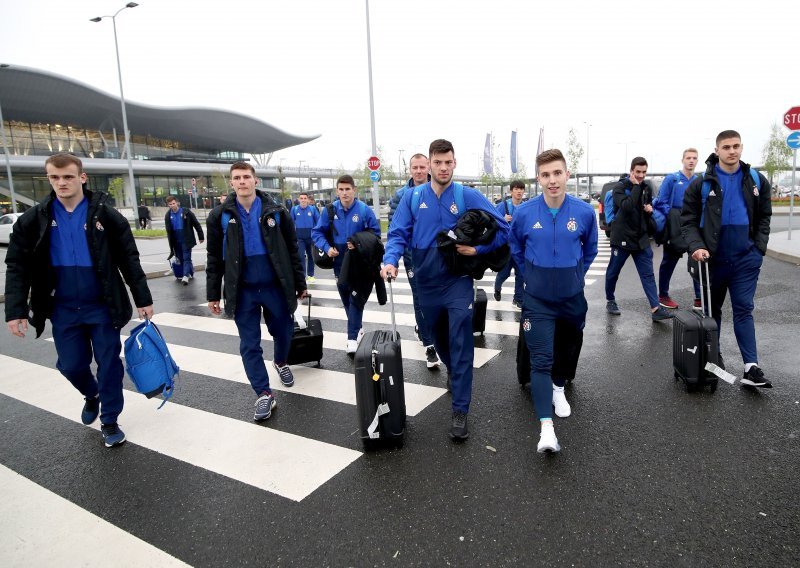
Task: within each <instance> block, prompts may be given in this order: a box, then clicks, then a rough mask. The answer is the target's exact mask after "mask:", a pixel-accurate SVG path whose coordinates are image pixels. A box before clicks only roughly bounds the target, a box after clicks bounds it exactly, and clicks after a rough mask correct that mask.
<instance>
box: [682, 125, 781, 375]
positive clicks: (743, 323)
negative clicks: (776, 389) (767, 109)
mask: <svg viewBox="0 0 800 568" xmlns="http://www.w3.org/2000/svg"><path fill="white" fill-rule="evenodd" d="M742 149H743V146H742V137H741V136H740V135H739V133H738V132H736V131H735V130H725V131H723V132H720V133H719V135H717V141H716V147H715V149H714V152H715V153H714V154H711V156H709V157H708V159H707V160H706V165H707V169H706V172H705V175H704V176H703V177H698V178H697V179H695V180H694V181H693V182H692V183H691V185H690V186H689V189H687V190H686V195H685V196H684V198H683V211H682V213H681V232H682V233H683V237H684V238H685V239H686V241H687V243H688V244H689V252H690V253H691V255H692V258H693V259H694V260H695V261H698V262H704V261H706V260H708V261H709V264H710V269H711V270H710V273H711V274H710V277H711V315H712V316H713V317H714V319H715V320H717V326H718V328H719V330H721V329H722V327H721V323H722V304H723V303H724V302H725V296H726V295H727V294H728V291H730V294H731V311H732V312H733V332H734V334H735V335H736V342H737V343H738V344H739V351H740V352H741V354H742V361H743V362H744V376H743V378H742V385H743V386H746V387H762V388H772V383H770V382H769V381H768V380H767V379H766V378H765V377H764V372H763V371H762V370H761V368H760V367H759V365H758V350H757V348H756V328H755V322H754V321H753V298H754V297H755V293H756V286H757V285H758V275H759V273H760V272H761V263H762V262H763V257H764V254H766V252H767V242H768V241H769V225H770V220H771V217H772V202H771V201H770V196H771V195H772V188H771V187H770V184H769V182H768V181H767V179H766V178H765V177H764V176H763V175H761V174H760V173H757V174H756V175H757V177H758V179H759V184H758V185H756V183H755V180H754V179H753V177H752V174H751V171H750V166H749V165H748V164H746V163H744V162H742V161H741V157H742ZM704 186H705V188H704ZM759 186H760V187H759ZM720 361H722V359H721V358H720Z"/></svg>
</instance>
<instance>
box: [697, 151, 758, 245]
mask: <svg viewBox="0 0 800 568" xmlns="http://www.w3.org/2000/svg"><path fill="white" fill-rule="evenodd" d="M718 163H719V156H717V155H716V154H711V155H710V156H709V157H708V159H707V160H706V166H707V167H706V173H705V175H703V176H697V177H696V178H695V179H694V180H693V181H692V183H691V184H690V185H689V187H688V188H686V193H685V194H684V196H683V209H682V210H681V234H682V235H683V238H684V239H685V240H686V242H687V243H688V244H689V254H692V253H693V252H694V251H696V250H698V249H706V250H707V251H708V252H709V253H710V254H711V256H712V258H713V256H714V255H715V254H716V253H717V245H718V244H719V232H720V228H721V226H722V192H721V191H720V190H719V180H718V179H717V173H716V171H715V169H714V168H715V167H716V165H717V164H718ZM739 163H740V164H741V167H742V195H743V196H744V202H745V204H747V217H748V218H749V219H750V232H749V236H750V238H751V239H752V241H753V244H755V246H756V248H757V249H758V250H760V251H761V254H766V253H767V242H768V241H769V224H770V221H771V220H772V200H771V196H772V186H770V184H769V181H767V178H765V177H764V176H763V175H761V174H760V173H759V174H758V177H759V180H760V181H761V189H758V188H757V187H756V185H755V182H754V181H753V178H752V177H751V175H750V165H749V164H745V163H744V162H739ZM704 180H708V182H709V183H710V184H711V190H712V191H709V194H708V197H707V199H706V205H705V209H704V208H703V198H702V188H703V181H704ZM714 190H716V191H714ZM701 219H703V226H702V227H700V220H701Z"/></svg>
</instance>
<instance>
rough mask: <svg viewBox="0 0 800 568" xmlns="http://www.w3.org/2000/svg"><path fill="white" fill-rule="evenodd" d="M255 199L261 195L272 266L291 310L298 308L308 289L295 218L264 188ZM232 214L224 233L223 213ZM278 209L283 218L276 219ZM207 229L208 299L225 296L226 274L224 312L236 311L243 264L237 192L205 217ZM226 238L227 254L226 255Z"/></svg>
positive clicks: (267, 244) (262, 227) (263, 233)
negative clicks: (299, 300)
mask: <svg viewBox="0 0 800 568" xmlns="http://www.w3.org/2000/svg"><path fill="white" fill-rule="evenodd" d="M256 199H261V219H260V220H259V221H260V222H259V224H260V226H261V237H262V238H263V239H264V243H265V244H266V246H267V251H268V254H269V258H270V261H271V262H272V266H273V268H274V269H275V274H276V275H277V277H278V281H279V282H280V286H281V288H282V289H283V294H284V296H285V297H286V302H287V304H288V305H289V311H290V312H292V313H294V311H295V310H296V309H297V296H298V294H300V293H302V292H305V291H306V289H307V287H306V279H305V273H304V272H303V265H302V264H301V263H300V257H299V256H298V255H297V237H296V236H295V231H294V222H293V221H292V216H291V215H290V214H289V212H288V211H287V210H286V209H285V208H284V207H283V206H282V205H279V204H278V203H276V202H275V201H274V200H273V199H272V197H270V196H269V195H268V194H266V193H264V192H262V191H256ZM225 211H227V212H228V213H229V214H230V221H229V222H228V228H227V231H225V234H224V236H223V231H222V213H223V212H225ZM275 213H278V215H279V217H280V222H279V223H276V222H275ZM206 230H207V232H208V243H207V247H206V248H207V260H206V297H207V299H208V301H209V302H214V301H217V300H219V299H220V298H222V292H223V289H222V284H223V278H224V280H225V288H224V294H225V313H226V314H228V315H229V316H233V315H234V314H235V313H236V301H237V298H238V295H239V287H240V285H241V279H242V274H243V266H244V238H243V235H242V222H241V219H240V218H239V208H238V207H237V206H236V194H235V193H231V194H230V195H228V198H227V199H226V200H225V203H223V204H222V205H218V206H217V207H215V208H214V209H213V211H211V213H210V214H209V215H208V219H206ZM223 239H224V242H225V256H224V258H223Z"/></svg>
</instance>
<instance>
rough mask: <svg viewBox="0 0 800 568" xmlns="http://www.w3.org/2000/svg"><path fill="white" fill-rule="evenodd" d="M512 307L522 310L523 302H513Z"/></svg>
mask: <svg viewBox="0 0 800 568" xmlns="http://www.w3.org/2000/svg"><path fill="white" fill-rule="evenodd" d="M511 305H512V306H514V307H515V308H517V309H518V310H521V309H522V302H521V301H519V300H511Z"/></svg>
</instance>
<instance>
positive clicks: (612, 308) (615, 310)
mask: <svg viewBox="0 0 800 568" xmlns="http://www.w3.org/2000/svg"><path fill="white" fill-rule="evenodd" d="M606 311H607V312H608V313H610V314H611V315H612V316H618V315H620V314H621V313H622V312H621V311H619V306H618V305H617V303H616V302H615V301H614V300H609V301H608V302H606Z"/></svg>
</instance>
